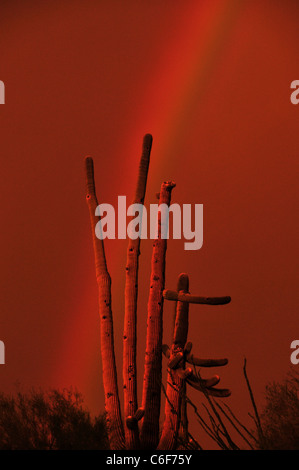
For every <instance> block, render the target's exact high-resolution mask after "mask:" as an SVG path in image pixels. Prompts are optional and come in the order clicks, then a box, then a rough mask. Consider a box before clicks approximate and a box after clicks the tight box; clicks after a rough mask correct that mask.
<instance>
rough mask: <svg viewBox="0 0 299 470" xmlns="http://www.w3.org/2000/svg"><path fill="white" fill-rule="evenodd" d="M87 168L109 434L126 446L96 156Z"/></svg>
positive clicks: (113, 441)
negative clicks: (100, 226)
mask: <svg viewBox="0 0 299 470" xmlns="http://www.w3.org/2000/svg"><path fill="white" fill-rule="evenodd" d="M85 169H86V202H87V205H88V208H89V215H90V222H91V231H92V240H93V248H94V257H95V268H96V278H97V283H98V293H99V314H100V325H101V356H102V369H103V385H104V392H105V409H106V413H107V428H108V437H109V443H110V447H111V449H115V450H118V449H123V448H124V430H123V423H122V419H121V411H120V402H119V395H118V386H117V372H116V363H115V353H114V335H113V317H112V310H111V278H110V275H109V272H108V269H107V264H106V257H105V250H104V243H103V240H100V239H98V238H97V237H96V234H95V227H96V224H97V222H98V218H97V217H96V216H95V210H96V207H97V206H98V201H97V196H96V190H95V182H94V168H93V160H92V158H91V157H87V158H86V159H85Z"/></svg>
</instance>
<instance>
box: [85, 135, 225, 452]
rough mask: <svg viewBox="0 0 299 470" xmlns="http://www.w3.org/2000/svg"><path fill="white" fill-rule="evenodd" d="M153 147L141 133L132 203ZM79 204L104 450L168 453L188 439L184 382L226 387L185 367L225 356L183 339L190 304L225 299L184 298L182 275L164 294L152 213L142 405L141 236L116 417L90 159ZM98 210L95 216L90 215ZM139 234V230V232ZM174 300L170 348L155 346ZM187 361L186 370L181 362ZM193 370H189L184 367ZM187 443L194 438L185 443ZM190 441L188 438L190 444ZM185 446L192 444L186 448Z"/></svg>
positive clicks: (131, 257)
mask: <svg viewBox="0 0 299 470" xmlns="http://www.w3.org/2000/svg"><path fill="white" fill-rule="evenodd" d="M151 147H152V136H151V135H150V134H147V135H145V137H144V139H143V146H142V154H141V159H140V165H139V173H138V178H137V187H136V191H135V197H134V200H133V203H135V204H143V203H144V198H145V192H146V183H147V174H148V168H149V161H150V153H151ZM85 170H86V188H87V189H86V201H87V204H88V208H89V214H90V222H91V229H92V239H93V248H94V257H95V267H96V279H97V284H98V292H99V314H100V328H101V356H102V370H103V385H104V391H105V409H106V413H107V425H108V426H107V427H108V437H109V442H110V447H111V449H112V450H119V449H131V450H132V449H139V448H143V449H150V450H154V449H161V450H171V449H176V448H178V446H179V443H180V441H182V440H183V441H184V442H187V441H188V440H189V432H188V419H187V407H186V400H185V399H184V397H185V395H186V388H187V385H188V386H191V387H193V388H195V389H197V390H199V391H201V392H202V393H204V394H209V395H211V396H222V397H224V396H228V395H229V393H230V392H229V391H228V390H226V389H216V388H215V385H216V384H217V383H218V382H219V377H218V376H213V377H211V378H210V379H208V380H203V379H201V377H199V376H198V375H197V374H196V373H194V371H193V370H192V367H194V366H197V365H199V366H201V367H214V366H223V365H225V364H227V359H200V358H197V357H194V356H193V354H191V349H192V344H191V343H190V342H187V337H188V325H189V321H188V315H189V306H190V304H208V305H223V304H226V303H229V301H230V297H200V296H194V295H191V294H190V293H189V278H188V276H187V274H181V275H180V276H179V281H178V287H177V290H176V291H171V290H165V263H166V249H167V239H166V238H164V237H163V236H162V234H163V233H167V232H166V230H167V227H165V226H164V225H163V224H165V223H168V219H167V218H166V219H165V218H164V217H162V215H161V211H158V220H157V222H158V230H157V236H156V239H155V240H154V243H153V253H152V262H151V277H150V289H149V299H148V315H147V334H146V351H145V364H144V380H143V391H142V407H138V394H137V367H136V344H137V337H136V325H137V296H138V267H139V254H140V238H139V237H137V238H136V239H131V238H130V239H129V243H128V250H127V263H126V282H125V313H124V333H123V392H124V418H122V415H121V407H120V400H119V392H118V385H117V371H116V362H115V352H114V334H113V316H112V308H111V278H110V275H109V272H108V268H107V263H106V256H105V250H104V243H103V240H101V239H99V238H97V236H96V232H95V229H96V225H97V224H98V223H99V222H100V220H101V219H99V217H98V216H97V215H96V208H97V206H98V200H97V196H96V190H95V182H94V167H93V160H92V158H91V157H86V159H85ZM174 187H175V184H174V183H173V182H172V181H168V182H164V183H162V185H161V189H160V193H159V204H163V205H164V207H165V206H169V205H170V202H171V192H172V189H173V188H174ZM97 213H98V212H97ZM140 232H141V227H140ZM164 299H166V300H169V301H174V302H176V319H175V326H174V335H173V344H172V346H171V348H169V347H168V346H165V345H163V344H162V336H163V302H164ZM162 351H163V353H164V355H166V357H167V358H168V366H167V367H168V378H167V390H166V403H165V421H164V424H163V428H162V434H161V438H160V441H159V435H160V429H159V419H160V404H161V389H162ZM188 364H189V365H188ZM190 366H192V367H190ZM192 442H193V441H192ZM190 443H191V440H189V444H190ZM190 446H191V444H190Z"/></svg>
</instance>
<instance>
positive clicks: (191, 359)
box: [186, 354, 228, 367]
mask: <svg viewBox="0 0 299 470" xmlns="http://www.w3.org/2000/svg"><path fill="white" fill-rule="evenodd" d="M186 362H188V363H189V364H193V365H194V366H199V367H221V366H226V364H228V359H200V358H198V357H195V356H193V354H187V356H186Z"/></svg>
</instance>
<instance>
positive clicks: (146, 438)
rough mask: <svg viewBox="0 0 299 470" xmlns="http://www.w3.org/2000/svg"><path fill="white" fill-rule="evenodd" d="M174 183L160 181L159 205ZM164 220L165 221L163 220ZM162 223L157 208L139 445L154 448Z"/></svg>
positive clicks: (159, 376) (159, 363) (163, 255)
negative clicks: (156, 231)
mask: <svg viewBox="0 0 299 470" xmlns="http://www.w3.org/2000/svg"><path fill="white" fill-rule="evenodd" d="M174 186H175V184H174V183H173V182H171V181H170V182H164V183H162V185H161V191H160V196H159V205H160V204H166V205H167V206H169V205H170V201H171V191H172V189H173V188H174ZM164 223H165V221H164ZM164 230H165V227H164V226H162V217H161V212H160V211H159V212H158V234H157V238H156V239H155V241H154V244H153V253H152V261H151V278H150V293H149V300H148V317H147V335H146V351H145V364H144V378H143V394H142V406H143V408H144V410H145V414H144V418H143V423H142V428H141V434H140V439H141V445H142V447H143V448H146V449H155V448H156V447H157V445H158V442H159V416H160V404H161V381H162V327H163V319H162V315H163V289H164V285H165V258H166V248H167V240H166V238H161V233H165V232H164Z"/></svg>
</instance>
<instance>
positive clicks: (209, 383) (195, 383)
mask: <svg viewBox="0 0 299 470" xmlns="http://www.w3.org/2000/svg"><path fill="white" fill-rule="evenodd" d="M186 381H187V383H188V384H189V385H191V387H193V388H195V389H196V390H198V391H200V392H202V393H204V394H207V395H211V396H213V397H229V396H230V395H231V392H230V390H228V389H226V388H219V389H217V388H214V385H216V384H217V383H218V382H219V381H220V378H219V376H218V375H214V376H213V377H211V378H210V379H207V380H205V379H200V378H198V377H197V376H196V375H194V374H192V375H190V376H188V377H187V379H186Z"/></svg>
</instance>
